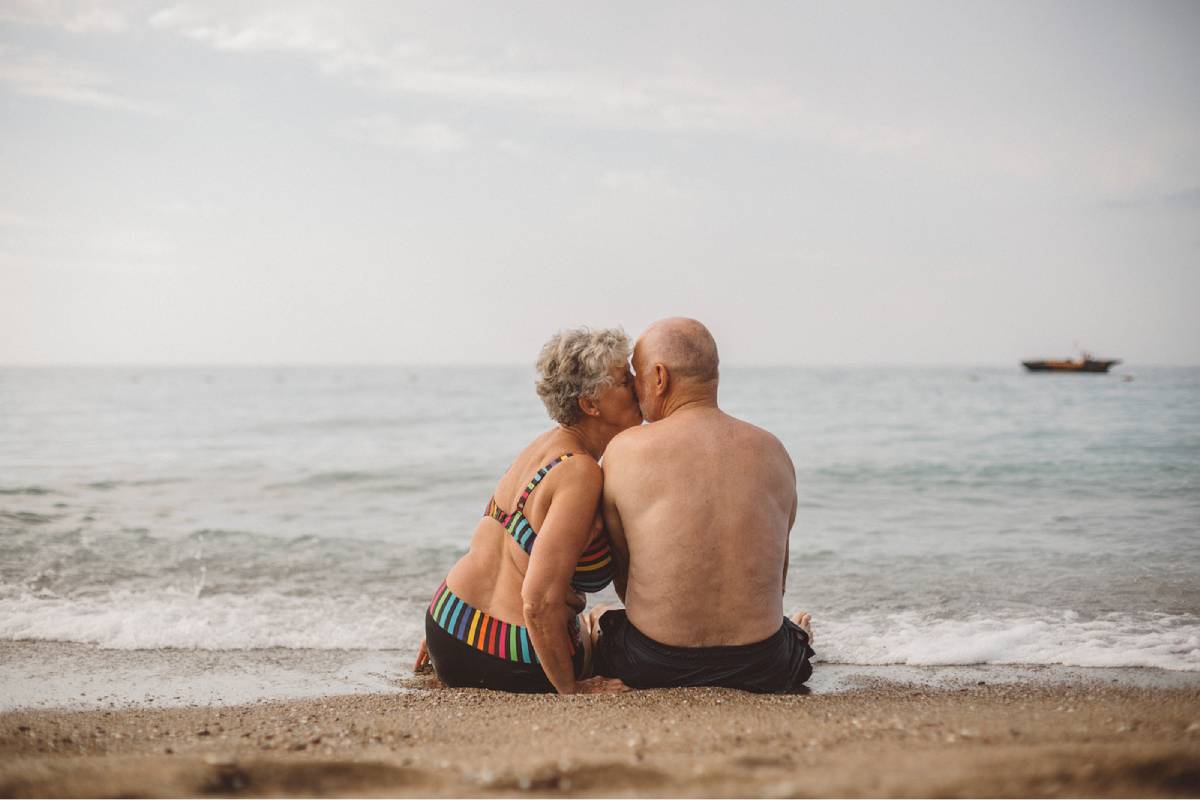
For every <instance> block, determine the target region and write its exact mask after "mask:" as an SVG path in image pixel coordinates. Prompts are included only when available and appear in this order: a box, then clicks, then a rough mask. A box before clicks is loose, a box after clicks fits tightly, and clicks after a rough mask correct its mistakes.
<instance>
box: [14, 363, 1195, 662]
mask: <svg viewBox="0 0 1200 800" xmlns="http://www.w3.org/2000/svg"><path fill="white" fill-rule="evenodd" d="M721 403H722V405H723V407H724V408H725V409H726V410H727V411H729V412H730V413H733V414H735V415H736V416H739V417H741V418H743V419H746V420H748V421H750V422H753V423H755V424H757V425H760V426H762V427H764V428H766V429H768V430H770V431H771V432H773V433H775V434H776V435H777V436H778V437H779V438H780V439H781V440H782V441H783V443H784V445H785V446H786V447H787V449H788V451H789V452H790V453H791V456H792V459H793V461H794V462H795V464H796V482H797V490H798V492H799V513H798V517H797V520H796V526H795V529H794V530H793V532H792V538H791V566H790V571H789V575H788V589H787V597H786V606H787V607H789V608H804V609H806V610H808V611H810V612H811V613H812V614H813V616H814V620H815V625H816V630H817V634H818V650H819V653H820V659H821V660H823V661H825V662H836V663H843V664H860V665H884V664H903V665H955V664H1023V665H1042V664H1060V665H1069V666H1074V667H1150V668H1159V669H1163V670H1174V671H1191V672H1200V369H1195V368H1133V369H1124V370H1119V371H1117V372H1114V373H1113V374H1111V375H1053V374H1042V375H1033V374H1026V373H1024V372H1021V371H1020V370H1019V368H946V369H917V368H912V369H904V368H871V369H868V368H819V369H818V368H800V367H797V368H772V369H766V368H754V369H750V368H742V369H739V368H733V367H731V368H727V369H725V370H724V372H723V375H722V381H721ZM549 426H550V422H549V420H548V419H547V417H546V415H545V412H544V410H543V409H542V407H541V405H540V403H539V401H538V399H537V397H536V395H535V393H534V391H533V375H532V373H531V371H530V370H529V369H526V368H520V367H504V368H499V367H498V368H451V367H445V368H411V367H337V368H334V367H328V368H318V367H306V368H283V367H280V368H186V369H183V368H179V369H143V368H103V369H102V368H70V369H67V368H8V369H3V370H0V640H7V641H9V642H29V641H36V642H43V643H44V642H67V643H78V644H84V645H91V646H93V648H100V649H104V650H106V651H162V650H175V649H181V648H182V649H187V650H193V651H239V652H242V651H270V652H277V651H278V649H279V648H295V649H303V650H306V651H312V650H319V651H344V652H348V653H354V654H358V655H357V656H355V657H359V656H361V657H362V658H366V659H367V660H371V659H376V660H375V661H374V662H372V663H390V664H394V665H399V664H401V663H404V662H405V661H406V659H407V657H408V655H409V654H410V653H411V652H412V651H414V650H415V648H416V646H417V643H418V641H419V639H420V637H421V631H422V627H423V613H424V608H425V605H426V604H427V603H428V601H429V597H430V595H431V594H432V592H433V590H434V589H435V588H436V587H437V585H438V582H439V581H440V580H441V579H442V578H443V577H444V576H445V574H446V572H447V570H448V569H449V568H450V566H451V565H452V564H453V563H454V562H455V560H456V559H458V558H459V557H460V556H461V555H462V554H463V552H464V551H465V548H466V545H467V541H468V538H469V536H470V533H471V531H472V530H473V527H474V525H475V523H476V522H477V520H478V519H479V517H480V515H481V514H482V513H483V509H484V506H485V505H486V502H487V500H488V497H489V496H490V495H491V492H492V489H493V487H494V485H495V483H496V481H497V479H498V478H499V476H500V475H501V474H502V473H503V471H504V469H505V468H506V466H507V465H508V464H509V462H510V461H511V459H512V458H513V457H514V456H515V455H516V454H517V453H518V452H519V451H520V449H521V448H522V447H523V446H524V445H525V444H526V443H527V442H528V441H529V440H530V439H532V438H533V437H534V436H536V435H537V434H538V433H539V432H541V431H543V430H545V429H547V428H548V427H549ZM725 535H729V536H737V535H738V532H737V531H736V530H731V531H728V532H725ZM599 599H602V600H609V601H611V600H614V599H615V598H614V596H613V595H612V594H611V590H610V591H609V592H606V593H604V594H602V595H600V596H599ZM6 652H8V653H10V654H11V653H12V652H14V651H13V650H12V649H11V647H9V649H8V650H6ZM389 653H391V654H396V657H395V658H392V659H391V660H390V661H389V660H388V657H387V656H386V654H389ZM380 654H385V655H382V656H381V655H380Z"/></svg>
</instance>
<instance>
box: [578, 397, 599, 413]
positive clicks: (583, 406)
mask: <svg viewBox="0 0 1200 800" xmlns="http://www.w3.org/2000/svg"><path fill="white" fill-rule="evenodd" d="M579 410H580V411H582V412H583V415H584V416H585V417H598V416H600V406H598V405H596V401H595V400H594V399H593V398H591V397H580V398H579Z"/></svg>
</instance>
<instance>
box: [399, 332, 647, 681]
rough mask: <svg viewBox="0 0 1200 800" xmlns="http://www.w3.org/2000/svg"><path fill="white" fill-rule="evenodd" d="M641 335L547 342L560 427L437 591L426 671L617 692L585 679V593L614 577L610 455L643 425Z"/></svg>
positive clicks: (446, 677) (508, 476)
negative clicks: (634, 341)
mask: <svg viewBox="0 0 1200 800" xmlns="http://www.w3.org/2000/svg"><path fill="white" fill-rule="evenodd" d="M629 352H630V345H629V339H628V338H627V337H626V336H625V334H624V332H622V331H620V330H599V331H589V330H587V329H586V328H584V329H579V330H569V331H563V332H560V333H558V334H557V335H555V336H554V337H553V338H551V339H550V341H548V342H547V343H546V345H545V346H544V347H543V348H542V352H541V356H540V357H539V358H538V363H537V370H538V374H539V379H538V382H537V393H538V395H539V396H540V397H541V398H542V402H543V403H544V404H545V406H546V410H547V411H548V412H549V414H550V417H551V419H553V420H554V421H555V422H556V423H557V425H555V427H553V428H551V429H550V430H548V431H546V432H545V433H543V434H541V435H540V436H538V437H537V438H536V439H534V440H533V442H532V443H530V444H529V445H528V446H527V447H526V448H525V449H524V450H522V451H521V454H520V455H518V456H517V458H516V460H515V461H514V462H513V463H512V466H510V467H509V468H508V471H507V472H505V473H504V476H503V477H501V478H500V482H499V483H497V484H496V489H495V492H494V493H493V495H492V498H491V500H489V501H488V504H487V510H486V511H485V512H484V514H483V518H482V519H481V520H480V521H479V523H478V524H477V525H476V526H475V533H474V534H473V535H472V537H471V548H470V550H469V551H468V552H467V554H466V555H465V556H463V557H462V558H461V559H459V561H458V563H457V564H455V565H454V567H453V568H452V569H451V570H450V574H448V575H447V576H446V580H445V581H443V582H442V585H441V586H440V587H438V590H437V592H435V593H434V596H433V601H432V602H431V603H430V605H429V611H428V612H427V613H426V615H425V641H424V642H422V646H421V650H420V652H419V653H418V655H417V664H416V666H417V668H418V669H420V668H422V667H423V666H424V665H425V664H426V663H427V662H428V661H432V663H433V668H434V670H435V671H436V672H437V676H438V678H439V679H441V680H442V682H444V683H446V684H447V685H449V686H475V687H483V688H488V689H501V690H504V691H509V692H553V691H556V690H557V691H558V692H560V693H562V694H572V693H575V692H583V691H604V690H606V689H612V688H616V687H614V686H613V685H612V684H613V682H612V681H608V680H607V679H592V680H590V681H584V680H583V678H584V677H585V662H586V660H587V659H586V654H585V648H588V647H590V641H589V638H590V637H588V636H587V635H584V633H585V632H584V631H581V627H583V626H586V625H587V624H588V622H587V620H583V622H582V623H581V620H580V617H579V616H577V615H578V614H579V612H581V611H583V607H584V605H585V601H584V598H583V596H582V594H580V593H581V592H596V591H599V590H600V589H602V588H604V587H605V586H606V585H607V584H608V583H609V582H610V581H611V580H612V574H613V564H612V558H611V556H610V554H609V545H608V538H607V536H606V535H605V534H604V531H603V528H602V526H601V523H600V517H599V515H598V513H597V506H598V504H599V500H600V490H601V487H602V483H603V478H602V476H601V472H600V464H599V460H600V456H601V454H602V453H603V452H604V448H605V447H607V446H608V443H609V441H611V440H612V438H613V437H614V436H616V435H617V434H618V433H620V432H621V431H623V430H625V429H626V428H629V427H632V426H634V425H640V424H641V422H642V415H641V412H640V411H639V410H638V404H637V398H636V397H635V395H634V391H633V376H632V375H631V374H630V371H629Z"/></svg>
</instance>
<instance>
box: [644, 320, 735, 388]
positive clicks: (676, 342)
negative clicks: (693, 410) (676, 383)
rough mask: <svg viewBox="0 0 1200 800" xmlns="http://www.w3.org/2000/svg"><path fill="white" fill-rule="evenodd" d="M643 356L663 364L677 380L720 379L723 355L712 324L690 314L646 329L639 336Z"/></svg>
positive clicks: (706, 381)
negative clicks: (719, 352)
mask: <svg viewBox="0 0 1200 800" xmlns="http://www.w3.org/2000/svg"><path fill="white" fill-rule="evenodd" d="M638 347H639V348H643V350H644V352H643V358H644V359H645V360H646V362H647V363H650V364H662V365H663V366H665V367H666V368H667V370H668V371H669V372H670V373H671V376H672V377H673V378H675V379H676V380H680V381H687V382H695V383H716V382H717V376H718V367H719V365H720V358H719V357H718V356H717V342H716V340H715V339H713V337H712V334H711V333H709V332H708V328H706V327H704V325H703V324H701V323H700V322H698V321H697V320H694V319H689V318H687V317H669V318H667V319H663V320H659V321H658V322H656V323H654V324H653V325H651V326H650V327H649V328H647V329H646V332H645V333H643V334H642V336H641V338H640V339H638Z"/></svg>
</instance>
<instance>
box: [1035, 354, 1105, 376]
mask: <svg viewBox="0 0 1200 800" xmlns="http://www.w3.org/2000/svg"><path fill="white" fill-rule="evenodd" d="M1120 363H1121V359H1119V358H1094V357H1093V356H1092V355H1091V354H1090V353H1083V354H1082V355H1081V357H1080V358H1079V360H1077V361H1072V360H1070V359H1067V360H1064V361H1054V360H1048V361H1022V362H1021V364H1022V365H1024V367H1025V369H1027V370H1029V371H1030V372H1108V371H1109V369H1111V368H1112V367H1113V365H1115V364H1120Z"/></svg>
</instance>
